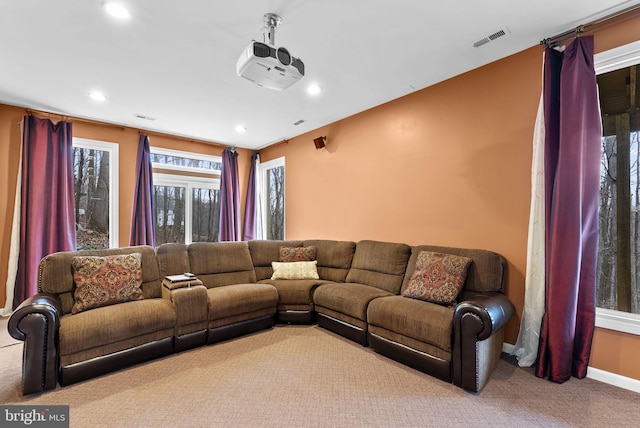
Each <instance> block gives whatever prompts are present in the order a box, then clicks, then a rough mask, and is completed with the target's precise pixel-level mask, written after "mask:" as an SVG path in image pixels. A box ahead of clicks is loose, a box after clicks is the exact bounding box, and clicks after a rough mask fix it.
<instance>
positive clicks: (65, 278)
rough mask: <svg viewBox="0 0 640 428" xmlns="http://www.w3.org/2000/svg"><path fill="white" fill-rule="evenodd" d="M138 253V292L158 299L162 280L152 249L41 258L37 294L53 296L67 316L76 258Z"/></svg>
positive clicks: (72, 290) (147, 297)
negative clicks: (140, 284) (139, 267)
mask: <svg viewBox="0 0 640 428" xmlns="http://www.w3.org/2000/svg"><path fill="white" fill-rule="evenodd" d="M132 253H140V254H141V255H142V291H143V294H144V298H145V299H149V298H156V297H162V289H161V283H162V277H161V276H160V272H159V270H158V262H157V259H156V253H155V251H154V249H153V248H152V247H148V246H136V247H124V248H110V249H106V250H83V251H65V252H60V253H53V254H49V255H48V256H45V257H44V258H43V259H42V260H41V261H40V264H39V266H38V291H40V292H44V293H52V294H56V295H57V296H58V297H59V298H60V301H61V303H62V313H63V314H68V313H70V312H71V308H72V307H73V303H74V300H73V292H74V290H75V284H74V282H73V267H72V266H71V262H72V261H73V258H74V257H77V256H113V255H118V254H132Z"/></svg>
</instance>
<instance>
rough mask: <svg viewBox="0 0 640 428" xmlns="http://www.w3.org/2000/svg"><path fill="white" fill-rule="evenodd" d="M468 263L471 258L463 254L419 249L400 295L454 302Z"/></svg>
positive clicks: (440, 301)
mask: <svg viewBox="0 0 640 428" xmlns="http://www.w3.org/2000/svg"><path fill="white" fill-rule="evenodd" d="M470 264H471V259H470V258H467V257H461V256H454V255H452V254H443V253H433V252H431V251H420V253H418V258H417V260H416V267H415V269H414V271H413V274H412V275H411V279H410V280H409V285H408V286H407V288H406V289H405V290H404V291H403V292H402V295H403V296H405V297H411V298H413V299H420V300H426V301H427V302H432V303H438V304H441V305H452V304H455V303H456V298H457V297H458V294H460V291H461V290H462V287H463V286H464V281H465V279H466V278H467V269H468V268H469V265H470Z"/></svg>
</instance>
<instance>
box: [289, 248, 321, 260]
mask: <svg viewBox="0 0 640 428" xmlns="http://www.w3.org/2000/svg"><path fill="white" fill-rule="evenodd" d="M317 252H318V249H317V248H316V247H315V246H313V245H310V246H308V247H280V261H281V262H312V261H314V260H315V259H316V254H317Z"/></svg>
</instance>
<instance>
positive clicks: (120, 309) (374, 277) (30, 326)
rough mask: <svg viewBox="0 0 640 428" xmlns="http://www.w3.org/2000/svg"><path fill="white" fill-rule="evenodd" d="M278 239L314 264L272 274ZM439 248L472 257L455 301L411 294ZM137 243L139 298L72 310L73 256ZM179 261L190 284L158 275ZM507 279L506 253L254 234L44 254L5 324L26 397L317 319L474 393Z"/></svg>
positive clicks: (505, 312) (489, 364)
mask: <svg viewBox="0 0 640 428" xmlns="http://www.w3.org/2000/svg"><path fill="white" fill-rule="evenodd" d="M283 248H284V249H285V250H291V251H293V252H294V253H296V252H297V251H298V250H301V251H302V252H306V253H305V254H307V253H308V254H313V256H314V257H313V259H314V260H313V261H311V263H312V265H313V266H314V268H316V270H317V275H316V272H315V271H314V272H313V276H312V277H307V276H303V277H302V278H298V277H295V275H294V277H293V278H292V279H288V277H287V279H282V278H281V277H280V276H279V275H275V274H274V269H273V266H274V264H272V263H273V262H279V261H280V260H281V256H282V249H283ZM307 250H308V251H307ZM433 253H435V254H440V255H442V254H446V255H448V256H447V257H453V256H460V257H463V258H464V259H461V260H466V262H467V263H468V264H467V265H465V268H464V269H465V273H466V276H462V279H461V281H463V283H461V284H460V285H461V286H462V290H461V291H460V292H459V293H458V294H457V297H456V296H455V295H454V296H453V297H454V298H455V300H454V301H453V303H452V304H448V305H443V304H437V303H432V302H430V301H425V300H421V299H417V298H410V297H405V294H407V293H406V292H407V291H408V290H409V289H410V288H411V287H413V282H412V280H415V277H416V272H417V268H418V265H419V266H420V267H422V264H421V263H423V261H422V258H421V257H422V256H421V254H423V255H424V254H433ZM137 254H140V256H139V265H138V273H139V274H140V270H141V277H140V278H139V282H138V283H141V286H140V288H141V290H142V293H141V294H140V295H139V296H137V297H136V298H135V299H134V300H130V301H124V302H121V303H115V304H109V305H106V306H100V305H97V306H93V307H91V308H89V309H88V310H82V308H80V310H78V306H77V305H78V300H77V294H78V293H77V292H78V289H79V287H78V284H77V283H76V281H75V280H74V269H75V266H76V265H75V264H74V260H76V259H78V258H80V259H82V258H85V259H86V258H87V256H93V257H97V258H100V259H101V260H102V259H105V258H108V256H123V255H135V256H134V257H136V258H137V257H138V256H137ZM296 254H297V253H296ZM123 257H126V256H123ZM128 257H131V256H128ZM287 261H289V260H287ZM466 266H468V268H467V267H466ZM184 272H192V273H193V274H195V276H196V278H197V279H196V280H194V281H193V284H192V283H191V282H190V281H187V282H186V285H185V284H182V285H181V284H168V283H167V282H166V281H165V282H163V279H164V278H165V277H166V276H168V275H179V274H182V273H184ZM505 280H506V262H505V260H504V259H503V258H502V256H500V255H498V254H496V253H493V252H491V251H486V250H469V249H462V248H449V247H434V246H426V245H423V246H415V247H410V246H408V245H405V244H401V243H390V242H379V241H360V242H358V243H354V242H348V241H331V240H299V241H250V242H224V243H194V244H190V245H184V244H164V245H161V246H159V247H158V248H156V249H154V248H151V247H147V246H139V247H126V248H118V249H109V250H87V251H76V252H62V253H55V254H51V255H49V256H46V257H45V258H43V259H42V261H41V262H40V266H39V273H38V290H39V293H38V294H37V295H35V296H32V297H30V298H29V299H27V300H25V301H24V302H23V303H22V304H21V305H20V306H19V307H18V308H17V309H16V310H15V311H14V313H13V314H12V316H11V318H10V319H9V324H8V330H9V333H10V334H11V336H13V337H14V338H16V339H18V340H23V341H24V342H25V344H24V354H23V394H25V395H26V394H32V393H36V392H40V391H43V390H47V389H53V388H55V387H56V384H57V383H58V382H59V383H60V384H61V385H63V386H64V385H69V384H71V383H74V382H78V381H81V380H85V379H88V378H91V377H95V376H98V375H101V374H104V373H107V372H110V371H114V370H118V369H120V368H123V367H127V366H130V365H133V364H137V363H139V362H142V361H146V360H150V359H153V358H157V357H160V356H164V355H168V354H171V353H173V352H181V351H184V350H187V349H190V348H194V347H197V346H202V345H206V344H212V343H215V342H220V341H224V340H228V339H231V338H234V337H238V336H241V335H245V334H248V333H251V332H255V331H259V330H262V329H266V328H270V327H272V326H273V325H274V324H275V323H276V322H281V323H298V324H313V323H314V322H315V321H316V318H317V322H318V324H319V325H320V326H321V327H323V328H326V329H329V330H331V331H333V332H335V333H338V334H340V335H342V336H345V337H347V338H349V339H351V340H354V341H356V342H358V343H360V344H362V345H364V346H367V345H370V346H371V347H372V348H373V349H374V350H375V351H376V352H379V353H381V354H383V355H386V356H388V357H390V358H393V359H395V360H398V361H400V362H402V363H404V364H407V365H409V366H411V367H414V368H416V369H418V370H421V371H423V372H425V373H428V374H430V375H433V376H436V377H438V378H441V379H443V380H446V381H449V382H453V383H454V384H455V385H457V386H460V387H462V388H464V389H467V390H470V391H474V392H476V391H479V390H480V389H482V387H483V386H484V384H485V383H486V382H487V381H488V379H489V378H490V375H491V372H492V371H493V369H494V368H495V365H496V364H497V362H498V359H499V356H500V352H501V349H502V342H503V338H504V334H503V332H504V329H503V327H504V325H505V324H506V323H507V322H508V321H509V319H511V317H512V316H513V313H514V307H513V304H512V303H511V302H510V301H509V300H508V299H507V298H506V297H505V295H504V289H505ZM414 297H415V296H414ZM450 303H451V302H450ZM85 309H86V308H85Z"/></svg>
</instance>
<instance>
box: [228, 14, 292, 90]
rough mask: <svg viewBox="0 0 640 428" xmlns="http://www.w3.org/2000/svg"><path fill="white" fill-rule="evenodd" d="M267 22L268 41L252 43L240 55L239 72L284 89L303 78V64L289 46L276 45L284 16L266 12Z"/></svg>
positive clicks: (237, 69) (262, 83)
mask: <svg viewBox="0 0 640 428" xmlns="http://www.w3.org/2000/svg"><path fill="white" fill-rule="evenodd" d="M264 22H265V24H266V27H267V29H268V30H269V43H268V44H267V43H260V42H256V41H253V42H251V43H250V44H249V46H248V47H247V48H246V49H245V50H244V51H243V52H242V54H240V58H238V63H237V64H236V72H237V73H238V76H240V77H244V78H245V79H247V80H250V81H252V82H253V83H255V84H256V85H260V86H263V87H265V88H269V89H274V90H276V91H282V90H283V89H286V88H288V87H289V86H291V85H293V84H294V83H296V82H297V81H298V80H300V79H302V78H303V77H304V63H303V62H302V60H300V58H296V57H294V56H292V55H291V54H290V53H289V51H288V50H287V49H286V48H284V47H276V46H275V32H276V28H277V27H278V26H279V25H280V24H281V23H282V18H280V16H278V15H276V14H275V13H267V14H265V15H264Z"/></svg>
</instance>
